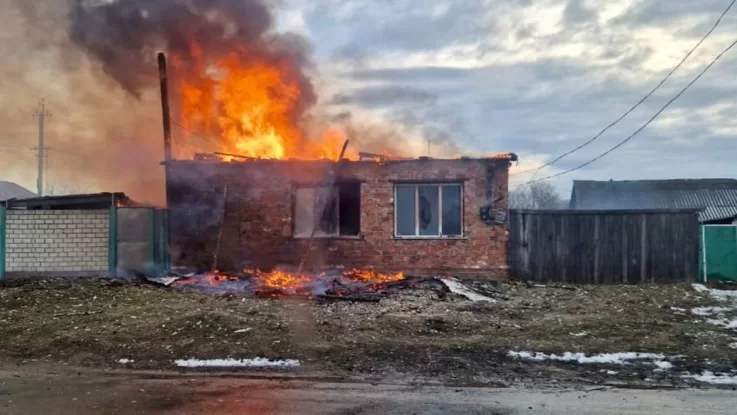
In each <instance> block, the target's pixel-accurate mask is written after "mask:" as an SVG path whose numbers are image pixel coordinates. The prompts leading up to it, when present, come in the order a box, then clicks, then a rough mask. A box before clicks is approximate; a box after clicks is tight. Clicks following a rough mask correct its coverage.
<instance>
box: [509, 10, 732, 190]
mask: <svg viewBox="0 0 737 415" xmlns="http://www.w3.org/2000/svg"><path fill="white" fill-rule="evenodd" d="M736 2H737V0H732V2H731V3H729V6H727V8H726V9H725V10H724V12H722V14H721V15H720V16H719V18H718V19H717V20H716V22H714V25H713V26H712V27H711V29H709V31H708V32H706V34H705V35H704V36H703V37H702V38H701V40H699V41H698V43H696V45H694V47H693V48H691V50H689V51H688V53H686V56H684V57H683V59H681V61H680V62H678V65H676V66H675V67H674V68H673V69H671V70H670V72H668V74H667V75H665V78H663V80H662V81H660V83H658V84H657V85H656V86H655V88H653V89H652V90H651V91H650V92H648V93H647V94H646V95H645V96H644V97H642V99H640V100H639V101H637V103H636V104H635V105H633V106H632V108H630V109H629V110H627V112H625V113H624V114H622V116H620V117H619V118H617V119H616V120H614V122H612V123H611V124H609V125H607V126H606V127H605V128H604V129H603V130H601V131H599V133H598V134H596V135H595V136H593V137H591V138H590V139H589V140H588V141H586V142H584V143H583V144H581V145H579V146H578V147H575V148H573V149H572V150H570V151H568V152H565V153H563V154H561V155H560V156H558V157H556V158H554V159H553V160H551V161H549V162H547V163H545V164H543V165H542V166H540V167H537V168H534V169H529V170H525V171H521V172H516V173H512V174H511V175H518V174H524V173H529V172H532V171H534V172H535V174H534V175H533V176H532V179H531V180H534V179H535V175H537V173H538V172H539V171H540V170H542V169H543V168H545V167H547V166H550V165H551V164H554V163H555V162H557V161H559V160H560V159H562V158H564V157H566V156H568V155H570V154H573V153H575V152H576V151H578V150H580V149H582V148H584V147H586V146H588V145H589V144H591V143H593V142H594V141H595V140H597V139H598V138H599V137H601V136H602V135H603V134H604V133H605V132H607V131H609V129H610V128H612V127H614V126H615V125H617V124H618V123H619V122H620V121H622V120H623V119H624V118H625V117H626V116H628V115H629V114H631V113H632V111H634V110H635V109H636V108H637V107H639V106H640V105H642V103H643V102H645V101H646V100H647V99H648V98H650V97H651V96H652V95H653V94H654V93H655V92H656V91H657V90H658V89H660V87H662V86H663V84H665V82H666V81H667V80H668V79H669V78H670V77H671V75H673V74H674V73H675V72H676V71H677V70H678V68H680V67H681V66H682V65H683V64H684V62H686V60H687V59H688V58H689V57H690V56H691V55H692V54H693V53H694V52H695V51H696V49H698V48H699V46H701V44H702V43H704V41H705V40H706V39H707V38H708V37H709V36H710V35H711V34H712V32H714V30H715V29H716V28H717V26H719V23H721V22H722V19H723V18H724V16H725V15H726V14H727V13H728V12H729V10H730V9H731V8H732V6H734V4H735V3H736Z"/></svg>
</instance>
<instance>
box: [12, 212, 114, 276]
mask: <svg viewBox="0 0 737 415" xmlns="http://www.w3.org/2000/svg"><path fill="white" fill-rule="evenodd" d="M109 227H110V213H109V211H108V210H47V211H44V210H9V211H7V213H6V234H5V261H6V272H8V273H22V274H33V273H39V274H43V273H50V274H51V273H70V274H71V273H79V274H80V275H82V274H94V273H100V274H102V273H106V272H107V271H108V243H109V241H108V236H109V232H110V230H109Z"/></svg>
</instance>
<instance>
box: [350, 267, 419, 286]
mask: <svg viewBox="0 0 737 415" xmlns="http://www.w3.org/2000/svg"><path fill="white" fill-rule="evenodd" d="M346 276H347V277H348V278H350V279H352V280H355V281H359V282H368V283H371V284H382V283H386V282H392V281H401V280H403V279H404V278H405V277H404V273H403V272H398V273H396V274H382V273H380V272H376V271H373V270H364V269H353V270H351V271H348V272H347V273H346Z"/></svg>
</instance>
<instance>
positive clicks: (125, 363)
mask: <svg viewBox="0 0 737 415" xmlns="http://www.w3.org/2000/svg"><path fill="white" fill-rule="evenodd" d="M133 362H135V360H133V359H118V363H120V364H121V365H127V364H128V363H133Z"/></svg>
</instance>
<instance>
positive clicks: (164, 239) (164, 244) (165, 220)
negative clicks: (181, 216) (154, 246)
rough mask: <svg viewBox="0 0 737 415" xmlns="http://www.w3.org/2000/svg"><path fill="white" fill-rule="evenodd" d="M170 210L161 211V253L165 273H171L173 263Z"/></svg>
mask: <svg viewBox="0 0 737 415" xmlns="http://www.w3.org/2000/svg"><path fill="white" fill-rule="evenodd" d="M168 230H169V209H168V208H167V209H162V210H161V252H162V258H163V259H162V261H163V263H164V270H163V271H164V273H166V272H169V270H170V269H171V263H170V258H169V232H168Z"/></svg>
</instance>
